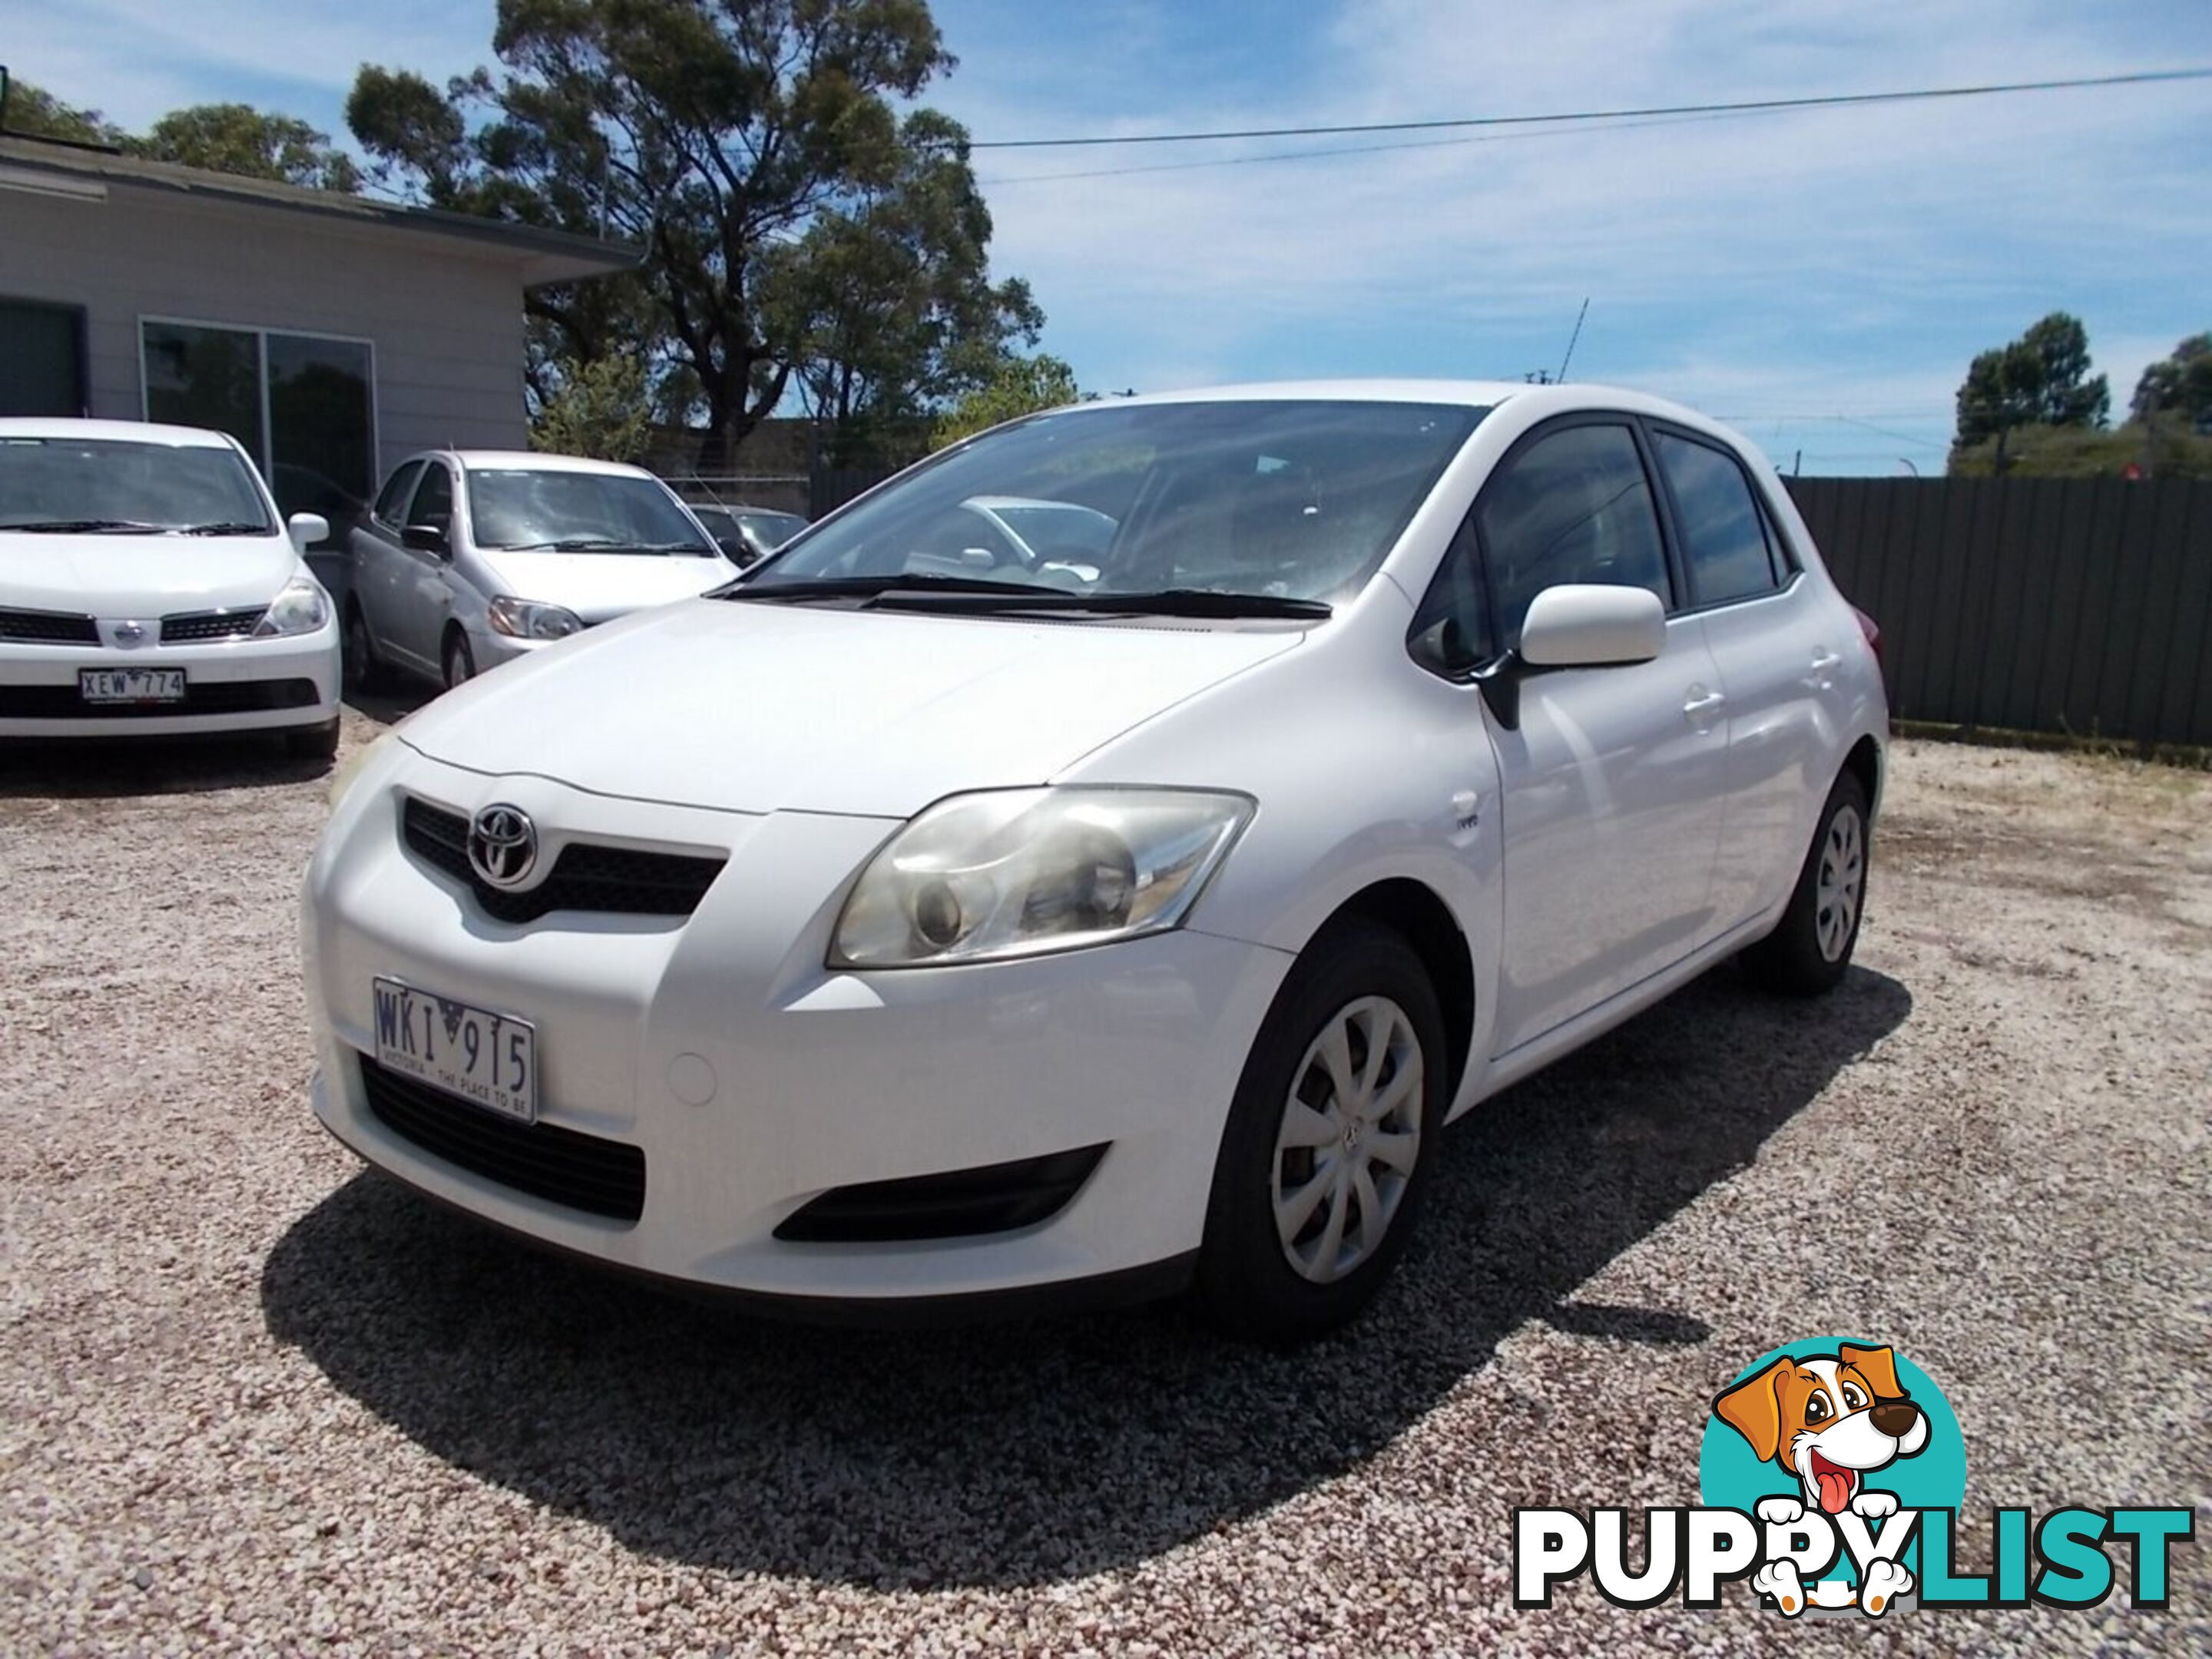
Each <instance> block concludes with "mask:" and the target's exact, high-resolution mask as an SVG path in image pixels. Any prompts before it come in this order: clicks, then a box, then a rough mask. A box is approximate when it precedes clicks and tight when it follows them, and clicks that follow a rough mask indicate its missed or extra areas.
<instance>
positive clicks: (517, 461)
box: [430, 449, 653, 478]
mask: <svg viewBox="0 0 2212 1659" xmlns="http://www.w3.org/2000/svg"><path fill="white" fill-rule="evenodd" d="M430 453H433V454H438V455H443V456H445V457H446V458H447V459H449V460H454V461H458V462H459V463H460V465H461V470H462V471H464V472H467V471H477V470H479V469H480V470H483V471H494V472H504V471H519V472H595V473H598V474H599V476H600V477H608V478H650V477H653V474H652V473H650V472H648V471H646V470H645V469H644V468H643V467H641V466H632V465H629V463H627V462H625V461H599V460H593V459H592V458H591V457H589V456H586V455H549V454H545V453H541V452H540V451H538V450H535V449H440V450H434V451H431V452H430Z"/></svg>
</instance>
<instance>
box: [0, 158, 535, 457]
mask: <svg viewBox="0 0 2212 1659" xmlns="http://www.w3.org/2000/svg"><path fill="white" fill-rule="evenodd" d="M0 296H4V297H7V298H11V299H27V300H52V301H61V302H64V303H66V304H73V305H81V306H83V307H86V308H87V313H88V316H87V335H88V338H87V343H86V344H87V356H88V359H89V369H90V386H89V388H88V389H89V392H90V397H91V401H92V411H91V412H92V413H93V414H94V415H95V416H106V417H110V418H114V419H124V420H137V419H141V418H143V415H144V412H145V410H144V404H143V390H142V387H141V384H140V376H139V362H138V322H139V319H140V318H141V317H167V318H172V319H184V320H188V321H192V322H204V323H231V324H237V325H243V326H249V327H260V328H271V329H283V330H297V331H303V332H307V333H312V334H338V335H345V336H349V337H355V338H362V339H367V340H369V341H370V342H372V343H373V344H374V352H375V375H376V436H377V455H376V467H375V471H376V473H377V475H378V476H379V477H382V475H383V474H384V472H385V471H388V470H389V469H390V467H391V466H392V464H393V463H394V462H395V461H397V460H398V459H399V458H400V457H401V456H403V455H404V454H406V453H408V452H409V451H410V450H414V449H419V448H423V447H430V446H435V445H439V444H454V445H465V446H471V447H482V448H520V447H522V444H523V441H524V437H525V434H526V418H525V415H524V411H523V402H522V368H523V325H522V284H521V276H520V268H519V266H518V264H517V263H516V262H515V261H514V260H513V258H509V257H506V256H503V255H501V253H500V252H497V251H496V250H493V251H489V252H477V250H475V249H473V248H471V247H469V246H465V245H463V244H458V243H456V242H454V241H453V240H450V239H447V238H442V237H438V236H435V235H430V234H410V233H406V232H395V231H392V230H390V229H381V228H365V227H356V226H353V225H345V224H336V223H332V224H325V222H321V221H319V220H316V219H313V218H311V217H309V216H306V215H302V214H298V213H291V212H284V211H281V210H254V209H250V208H240V207H235V206H232V205H230V204H220V203H207V202H192V201H189V200H183V199H179V198H178V197H175V196H173V195H171V194H169V193H167V192H148V191H136V190H130V189H125V188H115V189H111V191H109V193H108V197H107V199H106V201H104V202H79V201H65V200H57V199H52V198H49V197H39V196H33V195H27V194H21V193H17V192H14V191H0Z"/></svg>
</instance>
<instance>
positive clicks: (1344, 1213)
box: [1197, 921, 1444, 1342]
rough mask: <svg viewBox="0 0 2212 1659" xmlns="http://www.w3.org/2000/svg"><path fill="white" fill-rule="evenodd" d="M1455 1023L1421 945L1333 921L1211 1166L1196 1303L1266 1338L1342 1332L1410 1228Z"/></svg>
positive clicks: (1256, 1047)
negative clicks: (1445, 1011)
mask: <svg viewBox="0 0 2212 1659" xmlns="http://www.w3.org/2000/svg"><path fill="white" fill-rule="evenodd" d="M1443 1106H1444V1050H1443V1016H1442V1014H1441V1013H1440V1012H1438V1009H1437V997H1436V992H1435V989H1434V988H1433V987H1431V985H1430V983H1429V978H1428V975H1427V972H1426V971H1425V969H1423V967H1422V965H1421V961H1420V958H1419V957H1418V956H1416V955H1415V954H1414V952H1413V947H1412V946H1411V945H1407V943H1406V941H1405V940H1404V939H1402V938H1401V937H1400V936H1399V935H1398V934H1397V933H1393V932H1392V931H1390V930H1389V928H1386V927H1380V926H1377V925H1376V924H1374V923H1372V922H1367V921H1349V922H1345V923H1340V924H1337V925H1334V926H1332V927H1329V928H1328V929H1327V930H1325V931H1324V932H1323V933H1322V935H1321V936H1320V937H1319V938H1317V939H1315V940H1314V942H1313V943H1312V944H1311V945H1309V946H1308V947H1307V949H1306V951H1305V954H1304V956H1302V957H1300V958H1299V959H1298V963H1297V966H1296V967H1294V968H1293V969H1291V975H1290V977H1289V978H1288V979H1287V980H1285V981H1284V984H1283V988H1282V990H1281V991H1280V992H1279V994H1277V996H1276V999H1275V1005H1274V1006H1273V1008H1272V1009H1271V1010H1269V1012H1268V1014H1267V1020H1266V1023H1265V1024H1262V1026H1261V1030H1260V1036H1259V1037H1258V1039H1257V1040H1256V1041H1255V1042H1254V1043H1253V1046H1252V1053H1251V1056H1250V1058H1249V1059H1248V1060H1246V1061H1245V1065H1244V1074H1243V1079H1241V1080H1240V1081H1239V1083H1238V1085H1237V1097H1236V1100H1235V1101H1234V1103H1232V1104H1231V1108H1230V1114H1229V1125H1228V1128H1227V1130H1226V1131H1225V1133H1224V1135H1223V1138H1222V1145H1221V1153H1220V1158H1219V1160H1218V1163H1217V1164H1216V1165H1215V1169H1214V1177H1213V1193H1212V1201H1211V1203H1210V1205H1209V1206H1208V1209H1207V1213H1206V1240H1205V1243H1204V1246H1203V1248H1202V1249H1201V1250H1200V1256H1199V1267H1198V1278H1197V1288H1198V1295H1199V1298H1200V1301H1201V1303H1202V1304H1204V1305H1205V1306H1206V1310H1207V1311H1208V1312H1209V1313H1210V1314H1211V1315H1212V1317H1213V1319H1214V1320H1215V1322H1217V1323H1218V1324H1220V1325H1222V1326H1224V1327H1225V1328H1228V1329H1230V1330H1231V1331H1234V1332H1236V1333H1237V1334H1242V1335H1245V1336H1249V1337H1253V1338H1256V1339H1258V1340H1261V1341H1268V1342H1295V1341H1299V1340H1304V1339H1306V1338H1309V1337H1313V1336H1317V1335H1319V1334H1322V1332H1324V1331H1327V1330H1328V1329H1330V1328H1333V1327H1334V1326H1337V1325H1340V1324H1342V1323H1343V1322H1345V1321H1346V1320H1348V1319H1350V1318H1352V1316H1354V1315H1356V1314H1357V1313H1358V1312H1359V1311H1360V1310H1361V1309H1363V1308H1364V1307H1365V1306H1366V1305H1367V1304H1368V1303H1369V1302H1370V1300H1372V1299H1373V1297H1374V1295H1375V1293H1376V1291H1377V1290H1379V1289H1380V1288H1381V1286H1382V1284H1383V1279H1385V1278H1386V1277H1388V1275H1389V1272H1390V1269H1391V1267H1392V1265H1393V1264H1394V1263H1395V1261H1397V1259H1398V1256H1399V1255H1400V1254H1401V1252H1402V1251H1403V1250H1404V1249H1405V1244H1406V1239H1407V1234H1408V1233H1409V1232H1410V1231H1412V1228H1413V1221H1414V1217H1415V1213H1416V1211H1417V1209H1418V1206H1419V1198H1420V1194H1421V1189H1422V1187H1423V1185H1424V1184H1425V1176H1426V1173H1427V1170H1428V1167H1429V1164H1430V1162H1431V1147H1432V1146H1433V1144H1434V1142H1435V1139H1436V1135H1437V1129H1438V1128H1439V1127H1440V1125H1441V1123H1442V1121H1443Z"/></svg>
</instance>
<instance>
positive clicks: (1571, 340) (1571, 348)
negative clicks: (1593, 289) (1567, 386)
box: [1554, 295, 1589, 380]
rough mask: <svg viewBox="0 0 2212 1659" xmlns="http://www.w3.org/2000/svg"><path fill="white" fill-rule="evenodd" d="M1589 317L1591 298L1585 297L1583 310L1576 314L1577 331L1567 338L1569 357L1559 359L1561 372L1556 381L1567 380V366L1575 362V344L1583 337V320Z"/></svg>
mask: <svg viewBox="0 0 2212 1659" xmlns="http://www.w3.org/2000/svg"><path fill="white" fill-rule="evenodd" d="M1587 316H1589V295H1583V308H1582V309H1581V310H1580V311H1578V312H1577V313H1575V331H1574V332H1573V333H1572V334H1570V335H1569V336H1568V337H1567V355H1566V356H1564V357H1562V358H1560V359H1559V374H1557V375H1556V376H1554V378H1555V379H1558V380H1565V379H1566V378H1567V365H1568V364H1569V363H1571V362H1574V360H1575V344H1576V343H1577V341H1579V340H1580V339H1581V338H1582V337H1583V318H1585V317H1587Z"/></svg>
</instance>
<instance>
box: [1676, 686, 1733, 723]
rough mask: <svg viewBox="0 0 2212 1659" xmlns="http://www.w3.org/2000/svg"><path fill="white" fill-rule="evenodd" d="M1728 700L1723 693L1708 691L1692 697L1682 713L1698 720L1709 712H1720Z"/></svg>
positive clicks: (1683, 707) (1683, 706) (1685, 704)
mask: <svg viewBox="0 0 2212 1659" xmlns="http://www.w3.org/2000/svg"><path fill="white" fill-rule="evenodd" d="M1725 702H1728V698H1727V697H1726V696H1723V694H1722V693H1720V692H1718V691H1707V692H1705V693H1704V694H1703V695H1701V696H1694V697H1692V698H1691V699H1690V700H1689V701H1688V702H1686V703H1684V704H1683V705H1682V713H1683V714H1686V715H1687V716H1688V717H1689V718H1690V719H1692V720H1699V719H1702V718H1703V717H1704V716H1705V715H1707V714H1717V713H1718V712H1719V710H1720V708H1721V706H1722V705H1723V704H1724V703H1725Z"/></svg>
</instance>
